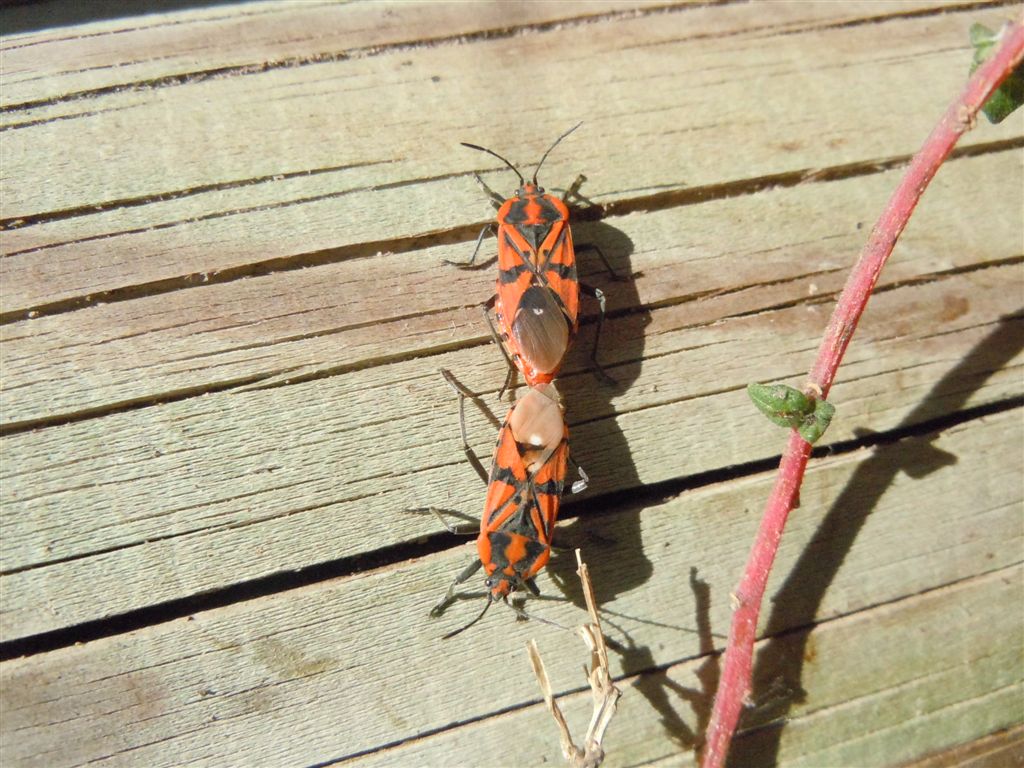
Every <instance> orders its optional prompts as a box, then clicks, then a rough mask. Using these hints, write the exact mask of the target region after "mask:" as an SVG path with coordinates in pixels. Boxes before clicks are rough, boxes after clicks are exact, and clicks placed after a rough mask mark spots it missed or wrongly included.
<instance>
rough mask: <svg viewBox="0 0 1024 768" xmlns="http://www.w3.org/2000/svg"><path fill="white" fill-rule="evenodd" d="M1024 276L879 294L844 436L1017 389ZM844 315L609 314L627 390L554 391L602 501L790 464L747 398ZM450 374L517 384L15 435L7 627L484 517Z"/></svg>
mask: <svg viewBox="0 0 1024 768" xmlns="http://www.w3.org/2000/svg"><path fill="white" fill-rule="evenodd" d="M1019 278H1020V270H1019V266H1015V265H1009V266H1004V267H994V268H991V269H986V270H980V271H978V272H968V273H962V274H959V273H958V274H952V275H947V276H946V277H943V278H939V279H935V280H933V281H930V282H927V283H925V284H922V285H907V286H902V287H899V288H896V289H894V290H891V291H887V292H884V293H882V294H881V295H879V296H877V297H876V298H875V299H874V300H873V302H872V305H871V310H870V312H869V314H868V317H867V318H866V321H865V323H864V326H863V328H862V329H861V331H860V335H859V337H858V341H857V344H855V345H853V347H852V348H851V350H850V352H849V356H848V359H847V362H846V364H845V365H846V368H845V374H844V376H843V377H841V378H840V381H839V384H838V385H837V386H836V388H835V390H834V395H833V400H834V402H836V403H837V404H838V405H839V407H840V414H841V416H840V418H838V419H837V420H836V423H835V424H834V425H833V427H832V429H831V430H830V432H829V435H828V440H827V442H828V441H837V440H844V439H850V438H851V437H854V436H855V435H857V434H860V430H861V429H862V428H865V427H867V428H870V429H872V430H887V429H892V428H893V427H896V426H898V425H904V426H907V425H910V424H914V423H919V422H920V421H922V420H924V419H928V418H935V417H936V416H939V415H942V414H947V413H950V412H955V411H956V410H958V409H961V408H964V407H968V406H972V405H979V404H983V403H992V402H998V401H1000V400H1004V399H1007V398H1010V397H1019V396H1020V394H1021V376H1020V370H1021V368H1020V366H1021V360H1022V357H1024V355H1022V350H1021V344H1020V340H1021V338H1022V336H1021V332H1020V327H1021V320H1020V319H1019V318H1018V319H1016V320H1005V321H1003V320H1000V318H1003V317H1008V316H1010V315H1011V314H1012V313H1014V312H1016V311H1017V310H1018V309H1019V304H1018V296H1017V295H1016V292H1014V291H1007V290H1006V286H1007V285H1008V284H1013V283H1014V281H1015V280H1019ZM968 297H969V298H968ZM827 312H828V307H827V306H815V305H812V306H809V307H808V306H803V305H797V306H793V307H786V308H783V309H779V310H775V311H768V312H764V313H761V314H757V315H755V316H748V317H736V318H732V319H730V320H728V321H725V322H722V323H719V324H714V325H710V326H706V327H698V328H693V327H691V326H690V324H689V323H686V322H680V317H681V316H683V317H685V309H681V308H680V307H679V306H675V307H667V308H664V309H662V310H658V311H657V312H655V313H653V314H652V315H651V316H650V317H649V318H648V317H645V316H639V315H635V316H627V317H624V318H622V319H621V320H619V321H617V322H616V323H614V324H612V325H611V328H610V329H609V339H610V340H611V343H610V345H609V348H611V349H616V350H618V352H619V354H623V355H626V357H625V359H626V360H627V361H629V360H630V357H629V355H630V353H632V355H633V357H632V361H631V362H627V363H626V364H624V365H621V366H619V367H616V368H615V369H613V370H614V372H615V373H616V375H618V376H619V385H618V386H617V387H616V388H614V389H612V388H607V387H605V388H602V387H600V386H597V385H595V384H594V382H593V379H592V377H591V376H590V375H589V374H580V375H577V376H568V377H565V378H563V379H561V380H560V385H559V387H560V391H561V392H562V394H563V396H564V397H565V399H566V401H567V403H568V404H569V420H570V424H571V425H572V427H571V428H572V432H573V438H572V439H573V446H574V449H573V450H574V452H575V454H574V455H575V456H576V458H577V459H578V460H579V462H580V463H581V464H582V465H583V466H584V467H586V469H587V471H588V472H589V473H590V475H591V477H592V485H591V489H592V492H593V493H594V494H600V493H604V492H608V491H612V490H624V489H628V488H635V487H639V486H642V485H646V484H650V483H656V482H661V481H665V480H671V479H674V478H680V477H685V476H689V475H694V474H697V473H700V472H706V471H710V470H715V469H719V468H722V467H728V466H731V465H736V464H742V463H744V462H749V461H754V460H758V459H765V458H768V457H770V456H772V455H773V454H775V452H776V451H778V450H779V447H780V433H778V432H777V431H775V430H773V429H769V428H767V425H765V424H763V423H762V421H761V417H760V416H759V414H757V412H756V411H754V409H753V408H752V407H750V406H749V404H748V403H747V401H746V395H745V393H744V388H745V386H746V384H747V383H748V382H749V381H751V380H755V379H758V378H764V379H770V380H780V379H790V378H792V379H793V380H794V381H795V382H798V381H799V378H798V377H800V376H801V375H802V374H801V371H802V370H804V369H805V368H806V366H807V362H806V361H807V359H809V357H810V355H811V354H813V350H814V349H815V348H816V346H817V343H818V338H817V337H818V334H819V333H820V331H819V329H820V327H821V325H822V324H823V323H824V320H825V317H826V315H827ZM582 343H583V345H584V346H585V344H586V341H584V342H582ZM781 350H786V351H785V352H781ZM581 354H582V353H581ZM496 358H497V359H496ZM641 358H642V359H643V361H642V363H641V362H640V359H641ZM438 366H445V367H448V368H450V369H452V370H454V371H456V372H458V375H459V376H460V377H461V378H462V380H463V381H464V382H466V383H467V384H468V385H469V386H471V387H474V388H475V387H477V386H479V383H481V382H491V383H493V382H497V381H500V378H501V360H500V358H499V357H498V356H496V355H495V354H494V352H493V350H492V349H490V348H488V347H477V348H473V349H469V350H464V351H459V352H454V353H450V354H446V355H440V356H436V357H431V358H426V359H419V358H418V359H414V360H411V361H408V362H403V363H396V364H393V365H388V366H384V367H381V368H371V369H367V370H362V371H355V372H351V373H348V374H345V375H342V376H334V377H331V378H328V379H322V380H316V381H311V382H308V383H306V384H301V385H295V386H289V387H279V388H272V389H267V390H258V391H253V392H247V393H233V392H226V393H221V394H217V395H210V396H207V397H203V398H193V399H189V400H184V401H181V402H178V403H172V404H168V405H165V406H161V407H158V408H149V409H142V410H138V411H130V412H125V413H119V414H113V415H111V416H108V417H105V418H102V419H93V420H89V421H85V422H81V423H75V424H68V425H64V426H61V427H54V428H51V429H47V430H43V431H42V432H37V433H36V432H29V433H23V434H19V435H12V436H9V437H6V438H4V440H3V449H4V453H5V457H6V461H5V462H4V467H3V471H4V472H5V476H4V477H3V478H2V482H0V494H2V496H0V498H2V501H3V503H2V505H0V524H2V525H3V528H4V531H5V535H4V537H3V541H2V543H0V553H2V556H3V570H4V571H5V572H6V573H5V574H4V575H3V576H0V591H2V593H3V595H4V600H3V605H2V607H3V614H2V618H3V625H4V633H5V636H6V637H8V638H13V637H19V636H24V635H28V634H33V633H38V632H44V631H48V630H52V629H57V628H60V627H63V626H68V625H70V624H75V623H78V622H82V621H88V620H91V619H95V618H100V617H104V616H111V615H115V614H118V613H122V612H124V611H129V610H133V609H137V608H140V607H144V606H145V605H148V604H151V603H153V602H160V601H164V600H171V599H175V598H179V597H183V596H187V595H190V594H196V593H200V592H204V591H208V590H211V589H216V588H219V587H223V586H226V585H229V584H232V583H235V582H237V581H239V580H242V579H253V578H258V577H261V576H266V575H269V574H273V573H280V572H282V571H286V570H290V569H298V568H303V567H307V566H310V565H314V564H317V563H323V562H328V561H333V560H336V559H338V558H345V557H354V556H357V555H360V554H365V553H367V552H373V551H375V550H377V549H379V548H380V547H382V546H387V545H393V544H396V543H400V542H409V541H412V540H415V539H417V538H419V537H422V536H424V535H428V534H430V533H436V532H437V522H436V521H435V520H433V519H432V518H429V517H425V518H421V517H417V516H411V515H405V514H402V513H401V510H402V509H405V508H409V507H415V506H422V505H423V504H425V503H433V504H439V505H442V506H447V507H454V508H459V509H463V510H465V511H467V512H474V511H475V507H476V504H478V503H479V500H480V499H481V488H480V486H479V481H478V479H477V478H476V476H475V475H474V474H473V473H472V472H471V471H470V470H469V468H468V467H467V466H466V465H465V463H464V459H463V455H462V451H461V447H460V443H459V439H458V432H457V430H456V429H455V424H456V417H455V410H454V403H453V399H452V396H451V392H450V390H449V389H448V388H447V387H446V386H445V384H444V383H443V381H442V380H441V379H440V377H439V376H438V375H437V372H436V371H437V367H438ZM491 391H493V390H491ZM282 414H286V418H285V417H282ZM470 417H471V418H470V421H469V424H470V428H471V436H472V441H473V444H474V448H475V449H476V450H477V451H478V453H480V454H481V455H484V456H486V455H488V452H489V451H490V450H491V448H492V446H493V435H494V428H493V427H492V426H491V425H490V424H488V423H487V422H486V421H485V420H484V419H483V418H482V417H481V416H479V414H477V413H476V412H475V411H474V410H473V409H470ZM665 424H673V425H675V427H674V428H673V429H671V430H666V429H664V425H665ZM580 504H581V506H580V508H583V505H584V502H581V503H580ZM341 531H343V532H344V533H343V535H342V534H340V533H339V532H341ZM170 564H173V565H170ZM43 596H45V598H44V599H43V600H42V604H41V598H42V597H43Z"/></svg>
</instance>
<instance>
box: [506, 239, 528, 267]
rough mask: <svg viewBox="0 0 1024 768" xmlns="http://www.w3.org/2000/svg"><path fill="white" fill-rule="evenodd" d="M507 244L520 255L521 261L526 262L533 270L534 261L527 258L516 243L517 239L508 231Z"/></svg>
mask: <svg viewBox="0 0 1024 768" xmlns="http://www.w3.org/2000/svg"><path fill="white" fill-rule="evenodd" d="M505 244H506V245H507V246H508V247H509V248H511V249H512V250H513V251H515V252H516V256H518V257H519V261H521V262H523V263H524V264H526V265H527V266H528V267H529V268H530V269H531V270H532V269H533V263H532V262H531V261H530V260H529V259H528V258H526V254H525V253H523V251H522V249H520V247H519V246H518V245H516V241H515V240H513V239H512V238H511V237H509V235H508V232H507V231H506V232H505Z"/></svg>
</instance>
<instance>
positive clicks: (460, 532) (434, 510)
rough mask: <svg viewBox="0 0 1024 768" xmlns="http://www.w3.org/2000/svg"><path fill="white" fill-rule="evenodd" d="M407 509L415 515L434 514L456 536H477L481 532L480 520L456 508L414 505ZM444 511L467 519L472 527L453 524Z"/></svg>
mask: <svg viewBox="0 0 1024 768" xmlns="http://www.w3.org/2000/svg"><path fill="white" fill-rule="evenodd" d="M405 511H406V512H408V513H409V514H413V515H425V514H428V513H429V514H432V515H434V516H435V517H436V518H437V519H438V520H440V521H441V525H443V526H444V527H445V529H446V530H447V531H448V533H454V534H455V535H456V536H475V535H476V534H477V533H479V532H480V521H479V520H475V519H474V518H472V517H470V516H469V515H467V514H466V513H465V512H459V511H458V510H455V509H442V508H441V507H413V508H411V509H407V510H405ZM442 512H444V513H445V514H447V515H451V516H452V517H458V518H461V519H462V520H465V521H466V523H467V524H470V525H472V528H470V529H469V530H466V529H464V528H463V529H460V528H459V527H458V526H456V525H452V524H451V523H449V522H448V521H447V520H445V519H444V517H443V516H442V514H441V513H442Z"/></svg>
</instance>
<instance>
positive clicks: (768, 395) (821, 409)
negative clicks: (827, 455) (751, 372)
mask: <svg viewBox="0 0 1024 768" xmlns="http://www.w3.org/2000/svg"><path fill="white" fill-rule="evenodd" d="M747 394H748V395H750V399H751V400H752V401H753V402H754V405H756V406H757V409H758V410H759V411H761V413H763V414H764V415H765V416H767V417H768V418H769V419H770V420H771V422H772V423H773V424H778V425H779V426H780V427H788V428H790V429H795V430H797V431H798V432H799V433H800V437H802V438H803V439H804V440H806V441H807V442H808V443H815V442H817V441H818V440H819V439H820V438H821V436H822V435H823V434H825V430H826V429H828V425H829V423H830V422H831V421H832V415H833V414H834V413H835V412H836V409H835V406H833V405H832V403H828V402H825V401H824V400H816V399H815V398H813V397H808V396H807V395H805V394H804V393H803V392H801V391H800V390H799V389H794V388H793V387H790V386H787V385H785V384H748V385H747Z"/></svg>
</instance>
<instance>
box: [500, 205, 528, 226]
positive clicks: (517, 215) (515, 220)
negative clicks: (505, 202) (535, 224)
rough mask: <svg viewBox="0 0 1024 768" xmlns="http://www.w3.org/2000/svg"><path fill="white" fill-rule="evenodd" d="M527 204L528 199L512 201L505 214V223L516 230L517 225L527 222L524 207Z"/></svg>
mask: <svg viewBox="0 0 1024 768" xmlns="http://www.w3.org/2000/svg"><path fill="white" fill-rule="evenodd" d="M529 202H530V198H529V197H524V198H521V199H519V200H513V201H512V205H510V206H509V207H508V212H507V213H506V214H505V222H506V223H508V224H511V225H512V226H513V227H515V228H516V229H518V228H519V226H518V225H520V224H523V223H524V222H526V221H528V220H529V216H528V215H527V213H526V206H527V205H528V204H529Z"/></svg>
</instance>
